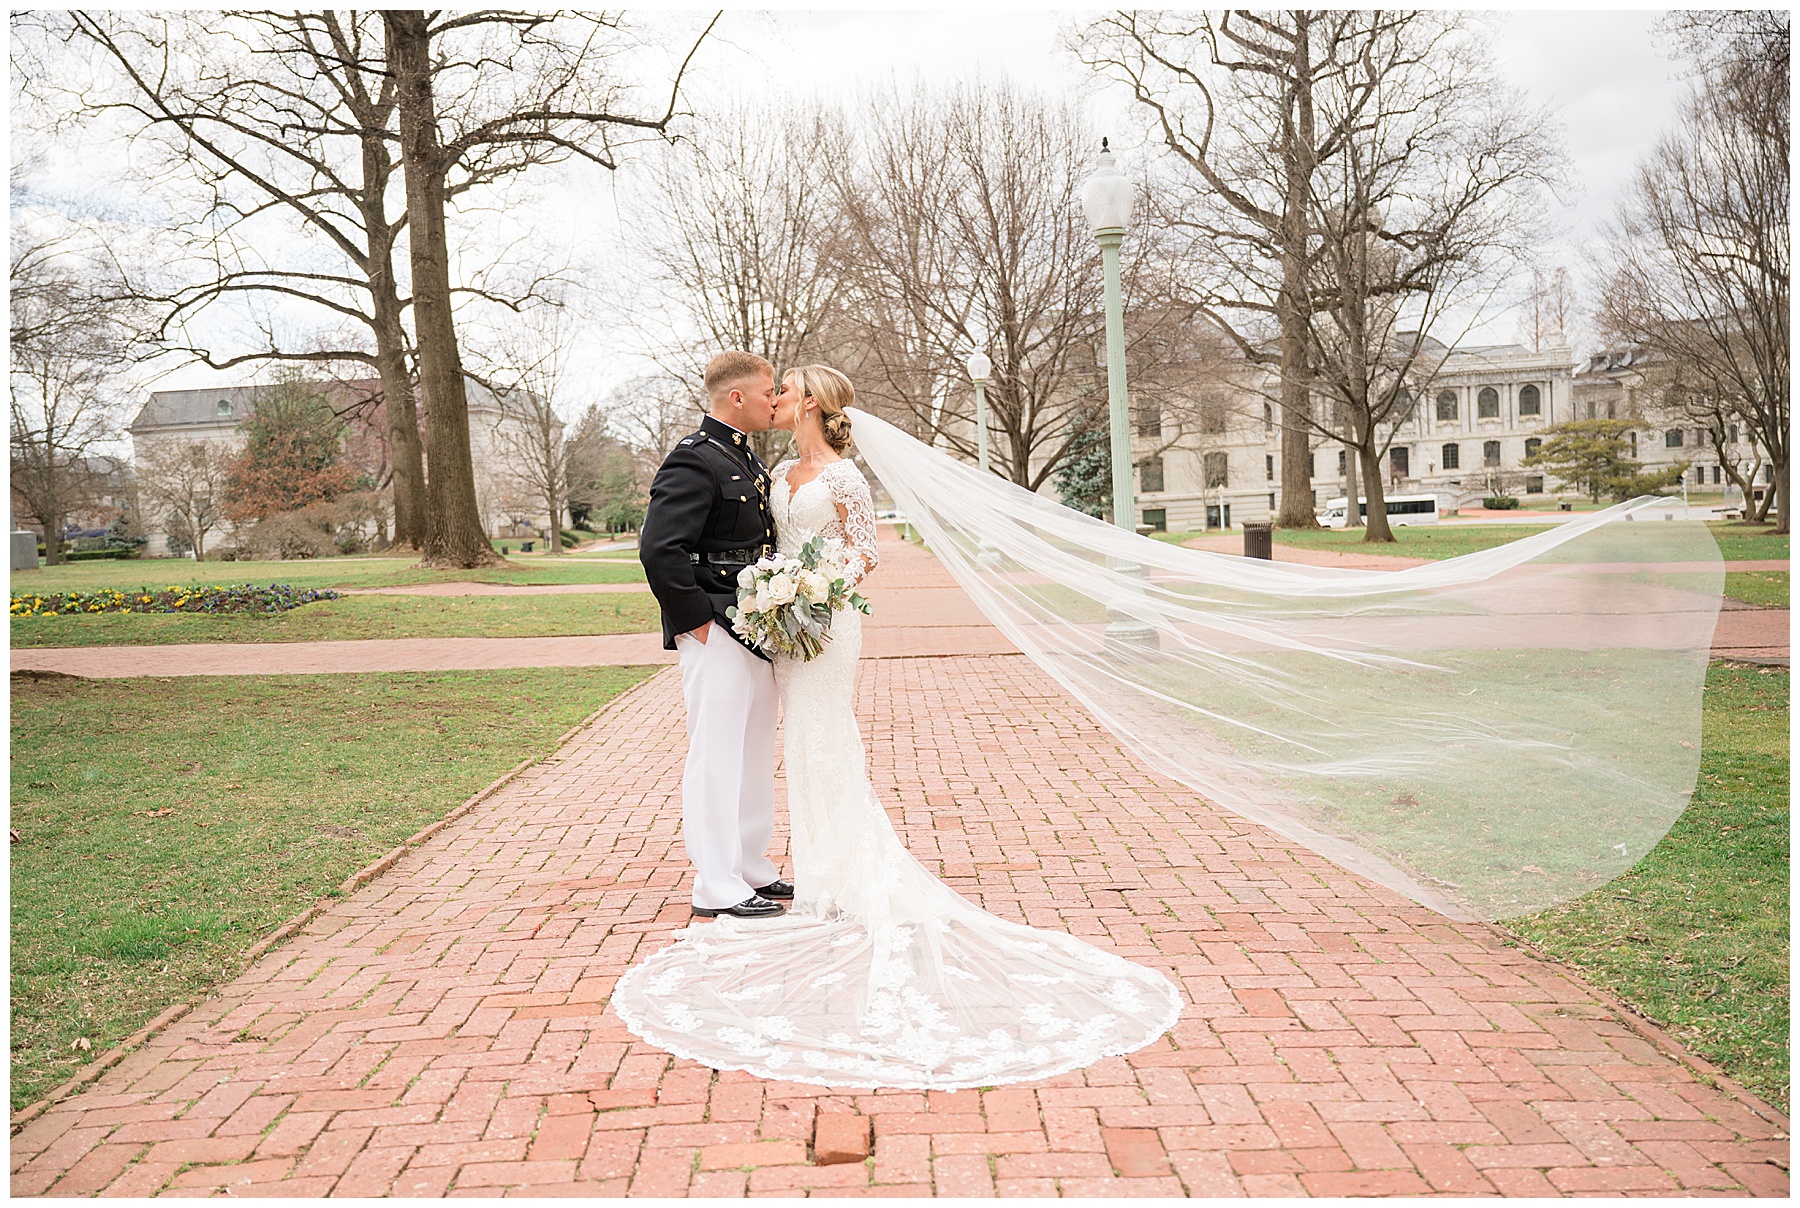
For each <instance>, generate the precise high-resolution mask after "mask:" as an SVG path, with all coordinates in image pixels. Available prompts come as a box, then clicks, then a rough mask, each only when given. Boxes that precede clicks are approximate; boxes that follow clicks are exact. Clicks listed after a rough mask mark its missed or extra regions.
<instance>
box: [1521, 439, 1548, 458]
mask: <svg viewBox="0 0 1800 1208" xmlns="http://www.w3.org/2000/svg"><path fill="white" fill-rule="evenodd" d="M1543 447H1544V442H1543V441H1541V440H1539V439H1538V438H1537V437H1535V436H1532V437H1527V438H1526V440H1525V456H1527V457H1535V456H1537V451H1538V450H1539V449H1541V448H1543Z"/></svg>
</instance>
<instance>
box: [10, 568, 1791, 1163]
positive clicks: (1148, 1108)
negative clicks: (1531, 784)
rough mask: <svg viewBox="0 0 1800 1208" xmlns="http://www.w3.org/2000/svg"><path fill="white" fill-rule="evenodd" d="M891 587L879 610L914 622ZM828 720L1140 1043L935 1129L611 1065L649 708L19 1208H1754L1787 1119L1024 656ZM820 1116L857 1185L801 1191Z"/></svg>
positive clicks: (911, 1110)
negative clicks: (1120, 961) (1323, 848)
mask: <svg viewBox="0 0 1800 1208" xmlns="http://www.w3.org/2000/svg"><path fill="white" fill-rule="evenodd" d="M914 554H916V551H911V552H909V551H906V550H900V549H896V550H895V553H894V554H893V555H892V556H890V558H889V561H888V564H887V565H886V566H885V567H884V570H883V572H882V573H883V574H885V575H887V576H889V578H890V579H891V582H892V587H891V590H892V591H893V592H895V593H899V592H902V591H905V590H909V589H910V590H941V589H943V588H944V587H945V586H946V583H945V582H944V580H943V577H942V572H941V571H938V570H937V568H936V567H935V564H933V563H932V562H931V560H930V559H929V558H926V557H924V556H923V555H918V556H917V557H914V556H913V555H914ZM879 586H880V585H877V584H871V590H877V589H878V588H879ZM883 598H886V597H885V596H884V597H883ZM933 619H936V618H933ZM949 619H951V620H954V619H955V618H954V617H953V616H952V617H950V618H949ZM922 628H931V627H930V626H924V627H922ZM940 628H943V627H940ZM858 696H859V699H858V705H859V712H860V714H861V716H862V719H863V726H864V733H865V735H866V736H867V739H868V746H869V753H870V761H871V770H872V773H873V777H874V779H875V782H876V783H877V785H879V786H880V789H881V793H882V796H883V798H884V801H885V803H886V804H887V806H888V808H889V812H890V814H891V816H892V817H893V818H894V821H895V824H896V826H897V827H898V828H899V830H900V832H901V836H902V838H903V839H904V841H905V842H906V843H907V845H908V847H909V848H911V850H912V851H913V852H915V853H916V854H917V855H918V856H919V857H920V858H921V859H922V860H924V861H925V862H926V863H927V865H928V866H930V867H931V868H933V870H934V871H937V872H938V873H939V874H940V875H942V876H944V877H945V878H946V880H948V881H949V883H950V884H951V885H952V886H953V887H954V888H956V889H957V890H959V891H960V892H962V893H964V894H966V895H968V896H969V897H971V898H973V899H975V900H977V901H979V902H980V903H981V904H982V905H983V906H984V907H985V908H987V909H989V910H991V911H993V912H995V913H997V914H1000V915H1002V916H1005V917H1007V918H1012V919H1017V920H1022V921H1025V922H1029V923H1031V924H1033V925H1035V926H1040V927H1059V928H1065V929H1067V930H1069V931H1070V932H1072V933H1075V934H1078V935H1081V936H1084V937H1086V938H1089V939H1091V940H1092V941H1093V942H1095V943H1098V944H1102V945H1105V946H1108V947H1110V948H1112V949H1114V950H1116V951H1118V952H1120V953H1121V954H1124V955H1126V956H1129V957H1131V958H1133V959H1136V960H1141V961H1146V962H1148V963H1150V964H1152V965H1154V966H1156V967H1158V968H1161V969H1163V970H1165V971H1166V972H1168V973H1169V974H1170V975H1171V976H1172V977H1174V978H1176V979H1177V980H1178V982H1179V983H1180V984H1181V986H1182V987H1183V988H1184V990H1185V993H1186V996H1187V999H1188V1003H1189V1006H1188V1009H1187V1011H1186V1013H1185V1015H1184V1016H1183V1018H1182V1020H1181V1022H1180V1023H1179V1024H1178V1025H1177V1027H1176V1028H1175V1029H1174V1031H1173V1032H1172V1033H1171V1034H1170V1035H1169V1036H1168V1037H1167V1038H1165V1039H1164V1040H1162V1041H1160V1042H1158V1043H1157V1044H1155V1045H1153V1046H1151V1047H1150V1048H1148V1049H1145V1050H1143V1051H1141V1052H1139V1053H1137V1054H1134V1055H1132V1056H1131V1057H1130V1058H1128V1059H1121V1058H1114V1059H1109V1060H1106V1061H1102V1062H1100V1063H1098V1064H1096V1065H1094V1066H1092V1067H1090V1068H1088V1069H1087V1070H1085V1071H1080V1072H1077V1073H1074V1074H1069V1075H1065V1076H1063V1077H1059V1078H1055V1079H1050V1080H1046V1081H1043V1082H1038V1083H1033V1084H1028V1085H1023V1086H1012V1087H1005V1088H1000V1089H996V1090H991V1091H985V1092H974V1091H970V1092H961V1093H957V1094H932V1095H922V1094H917V1093H913V1092H904V1091H894V1092H878V1093H853V1092H828V1091H826V1090H823V1089H821V1088H817V1087H807V1086H800V1085H797V1084H790V1083H782V1082H770V1081H762V1080H759V1079H756V1078H753V1077H751V1076H749V1075H743V1074H734V1073H723V1074H715V1073H713V1072H712V1071H710V1070H707V1069H705V1068H703V1067H701V1066H698V1065H696V1064H694V1063H691V1062H686V1061H678V1060H675V1059H673V1058H670V1057H669V1056H667V1055H665V1054H663V1053H661V1052H660V1051H658V1050H656V1049H654V1048H652V1047H650V1046H647V1045H644V1044H642V1043H639V1042H637V1041H636V1040H634V1039H633V1038H632V1037H631V1036H630V1035H629V1033H627V1032H626V1031H625V1030H624V1028H623V1027H622V1025H621V1024H620V1023H619V1021H618V1019H617V1017H616V1016H614V1015H613V1014H612V1013H611V1012H610V1011H609V1010H608V1009H607V1005H606V1001H607V996H608V994H609V992H610V990H611V987H612V985H613V983H614V981H615V980H616V978H617V977H618V976H619V974H620V973H621V972H622V971H623V970H624V969H625V968H627V967H628V966H629V965H631V964H632V963H633V962H635V961H637V960H639V959H641V958H642V957H643V956H645V955H646V954H647V953H649V952H651V951H654V950H655V949H656V948H658V947H660V946H661V945H663V944H664V943H666V942H668V940H669V937H670V935H671V934H672V933H673V932H674V931H675V930H677V929H678V928H680V927H681V926H683V925H685V924H686V922H687V902H688V897H689V886H688V871H687V866H686V863H685V861H684V860H683V859H682V858H681V852H680V846H679V836H678V833H677V826H676V824H677V820H678V817H679V802H678V797H679V782H680V763H681V757H682V752H683V748H684V742H683V739H682V736H681V725H680V694H679V684H678V682H677V679H676V677H675V676H674V675H673V674H672V673H670V672H665V673H663V674H661V675H659V676H657V677H655V678H653V679H652V680H650V681H649V682H648V683H647V684H645V685H644V686H643V687H642V688H640V689H639V690H637V691H636V692H634V693H631V694H629V695H628V696H626V697H625V698H623V699H622V700H621V701H620V702H618V703H616V704H615V706H614V707H613V708H612V709H611V710H609V711H608V712H607V713H606V714H604V715H602V716H601V717H599V718H598V719H596V720H595V721H594V722H593V723H592V724H590V725H589V726H587V727H585V728H584V729H583V730H582V731H580V732H579V733H578V734H577V735H576V736H575V737H574V738H573V739H572V740H571V741H570V742H569V743H568V744H567V745H566V746H565V747H564V748H563V749H562V750H560V751H559V752H557V753H556V754H555V755H554V756H552V757H550V758H548V759H546V760H545V761H543V762H541V763H540V764H538V765H536V766H533V767H532V768H530V769H528V770H527V771H525V772H524V773H523V774H522V775H520V776H519V777H517V778H516V779H514V780H512V781H511V782H509V783H508V784H506V785H505V786H504V787H502V788H501V789H500V790H499V791H498V792H496V793H494V794H493V795H492V796H490V797H488V798H487V799H486V800H484V801H482V802H481V803H480V804H479V805H477V806H476V807H474V809H472V810H471V811H470V812H469V813H468V814H466V815H464V816H463V817H461V818H460V819H458V820H457V821H456V822H454V823H452V824H451V825H449V826H448V827H446V828H445V829H443V830H442V831H440V832H438V833H437V834H436V835H435V836H433V837H431V838H430V839H428V840H426V841H424V842H423V843H422V844H420V845H419V846H418V847H416V848H415V849H414V850H413V851H412V852H410V853H409V854H407V855H406V856H404V857H402V858H401V859H400V860H399V861H398V862H397V863H396V864H395V865H394V866H393V867H392V868H391V869H390V870H389V871H388V872H386V873H384V874H382V875H381V876H379V877H377V878H376V879H375V880H374V881H372V882H371V883H369V884H368V885H366V886H365V887H364V888H362V889H361V890H359V891H357V892H355V893H353V894H351V895H349V896H348V897H346V898H344V899H342V900H339V901H336V902H334V903H331V904H330V906H329V909H328V910H326V911H325V912H324V913H323V914H321V915H320V916H318V917H317V918H316V919H314V920H313V921H312V922H311V923H309V924H308V925H307V926H306V927H305V928H304V929H303V930H302V931H301V932H300V933H299V934H298V935H297V936H296V937H295V938H294V939H292V940H290V941H289V942H288V943H286V944H285V945H284V946H282V947H280V948H278V949H277V950H275V951H274V952H271V953H269V954H267V955H265V956H263V957H262V958H261V959H259V960H258V961H257V962H255V963H254V964H253V965H252V966H251V967H250V968H249V969H248V971H246V972H245V973H244V974H243V975H242V976H241V977H239V978H237V979H236V980H235V981H233V982H231V983H230V984H229V985H227V986H225V987H224V988H223V989H222V991H221V992H220V994H219V995H218V996H217V997H216V998H214V999H212V1000H209V1001H207V1002H205V1003H203V1004H201V1005H200V1006H199V1007H197V1008H196V1009H195V1010H194V1011H193V1012H192V1013H190V1014H189V1015H187V1016H185V1017H184V1018H182V1019H180V1020H178V1021H177V1022H176V1023H174V1024H173V1025H171V1026H170V1027H168V1028H167V1029H166V1030H165V1031H163V1032H162V1033H160V1034H159V1035H157V1036H155V1037H154V1038H153V1039H152V1040H151V1041H150V1042H149V1043H148V1044H147V1045H146V1046H144V1047H143V1048H142V1049H140V1050H139V1051H137V1052H135V1053H133V1054H131V1055H129V1056H127V1057H126V1058H125V1059H124V1060H123V1061H122V1062H120V1063H119V1064H118V1065H117V1066H115V1067H114V1068H112V1069H111V1070H110V1071H108V1072H107V1073H106V1074H104V1075H103V1076H102V1077H101V1078H100V1079H99V1080H98V1082H97V1083H96V1084H95V1085H93V1086H92V1087H91V1088H90V1089H88V1090H86V1091H85V1092H83V1093H82V1094H80V1095H78V1096H76V1097H74V1098H71V1099H68V1100H66V1101H64V1102H61V1103H59V1104H56V1105H55V1106H54V1108H53V1109H52V1110H50V1111H49V1112H47V1113H45V1114H44V1115H42V1116H40V1117H39V1118H37V1119H35V1120H33V1121H32V1122H31V1123H29V1124H27V1125H26V1126H25V1127H24V1128H23V1129H22V1130H21V1131H20V1132H19V1133H17V1134H16V1135H15V1137H14V1139H13V1166H14V1171H15V1173H14V1176H13V1191H14V1193H15V1194H22V1195H38V1194H44V1193H49V1194H84V1193H92V1192H96V1191H99V1192H104V1193H106V1194H111V1195H149V1194H156V1193H159V1192H164V1193H175V1194H205V1193H207V1192H209V1191H228V1192H230V1193H233V1194H239V1195H242V1194H260V1195H294V1196H321V1195H327V1194H331V1195H340V1196H349V1195H369V1196H375V1195H444V1194H451V1195H494V1194H499V1193H502V1192H509V1193H516V1194H562V1195H587V1196H617V1195H625V1194H631V1195H647V1196H648V1195H718V1196H737V1195H744V1194H773V1195H791V1194H796V1193H801V1192H809V1191H810V1192H815V1193H820V1194H846V1193H848V1194H871V1193H875V1194H889V1195H928V1194H939V1195H994V1194H1000V1195H1057V1194H1062V1195H1087V1196H1111V1195H1141V1194H1148V1195H1168V1196H1179V1195H1187V1196H1214V1195H1218V1196H1228V1195H1244V1194H1247V1195H1260V1196H1269V1195H1307V1194H1311V1195H1381V1194H1388V1195H1422V1194H1429V1193H1433V1192H1440V1193H1450V1194H1494V1193H1500V1194H1506V1195H1556V1194H1581V1193H1595V1192H1598V1193H1620V1192H1635V1193H1647V1194H1669V1195H1675V1194H1721V1193H1723V1194H1733V1195H1744V1194H1757V1195H1772V1196H1773V1195H1785V1194H1786V1193H1787V1176H1786V1172H1785V1167H1786V1162H1787V1154H1788V1146H1787V1140H1786V1132H1787V1127H1788V1125H1787V1121H1786V1120H1785V1118H1783V1117H1781V1116H1779V1115H1778V1114H1776V1113H1774V1112H1772V1111H1770V1110H1769V1109H1768V1108H1766V1107H1763V1106H1762V1105H1760V1104H1757V1103H1756V1102H1755V1101H1754V1100H1751V1099H1749V1098H1748V1097H1747V1096H1740V1095H1736V1094H1733V1093H1730V1092H1729V1091H1728V1090H1723V1089H1719V1088H1717V1087H1715V1086H1712V1085H1709V1084H1707V1083H1706V1082H1704V1081H1702V1080H1700V1079H1699V1078H1697V1077H1696V1076H1695V1074H1694V1073H1693V1071H1692V1069H1691V1068H1690V1067H1689V1066H1688V1065H1686V1064H1684V1063H1683V1062H1682V1061H1681V1060H1679V1059H1678V1053H1679V1051H1678V1050H1677V1049H1676V1048H1675V1047H1674V1046H1672V1045H1670V1044H1669V1043H1668V1042H1666V1041H1658V1040H1652V1039H1647V1038H1646V1034H1645V1033H1643V1032H1640V1031H1638V1030H1636V1029H1634V1028H1633V1027H1632V1026H1630V1025H1629V1024H1628V1022H1626V1020H1625V1018H1624V1017H1623V1016H1622V1015H1621V1014H1620V1013H1619V1011H1618V1010H1616V1009H1615V1008H1614V1007H1612V1006H1611V1005H1609V1004H1608V1003H1607V1002H1606V1001H1604V1000H1602V999H1601V998H1600V997H1599V996H1598V995H1596V994H1595V993H1594V992H1593V991H1592V990H1590V989H1589V988H1587V987H1586V986H1585V985H1584V984H1583V983H1582V982H1581V981H1579V980H1578V979H1576V978H1574V977H1573V976H1572V975H1571V974H1570V973H1569V972H1568V971H1567V970H1565V969H1563V968H1561V967H1559V966H1555V965H1551V964H1548V963H1545V962H1543V961H1540V960H1538V959H1536V958H1534V957H1533V956H1531V955H1530V954H1528V953H1526V952H1524V951H1521V950H1520V949H1518V948H1515V947H1511V946H1509V945H1508V944H1507V943H1506V942H1505V941H1504V939H1503V938H1502V937H1501V935H1500V934H1499V933H1498V932H1496V931H1495V930H1494V929H1492V928H1489V927H1485V926H1481V925H1464V924H1453V923H1449V922H1446V921H1445V920H1443V919H1442V918H1440V917H1438V916H1436V915H1433V914H1430V913H1429V912H1427V911H1425V910H1423V909H1422V908H1420V907H1417V906H1414V905H1413V904H1411V903H1409V902H1406V901H1404V900H1402V899H1399V898H1397V897H1395V896H1394V895H1392V894H1390V893H1388V892H1387V891H1385V890H1381V889H1379V888H1376V887H1372V886H1370V885H1367V884H1365V883H1363V882H1362V881H1360V880H1358V879H1357V878H1355V877H1353V876H1351V875H1349V874H1347V873H1344V872H1342V871H1341V870H1339V869H1337V868H1335V867H1334V866H1332V865H1330V864H1328V863H1326V862H1325V861H1323V860H1321V859H1319V858H1318V857H1315V856H1313V855H1311V854H1310V853H1308V852H1305V851H1303V850H1300V849H1297V848H1295V847H1293V846H1292V845H1291V844H1289V843H1288V842H1287V841H1286V840H1283V839H1281V838H1279V837H1277V836H1274V835H1272V834H1270V833H1269V832H1267V831H1264V830H1262V829H1261V828H1259V827H1256V826H1254V825H1252V824H1250V823H1246V822H1243V821H1241V820H1239V819H1236V818H1234V817H1232V816H1230V815H1226V814H1223V813H1221V812H1219V811H1217V810H1215V809H1213V808H1211V807H1210V806H1208V805H1207V804H1206V803H1205V802H1204V801H1203V800H1201V799H1200V798H1199V797H1197V796H1196V795H1194V794H1193V793H1191V792H1189V791H1187V790H1186V789H1184V788H1182V787H1180V786H1179V785H1176V784H1174V783H1172V782H1170V781H1168V780H1165V779H1163V778H1162V777H1160V776H1157V775H1155V774H1154V773H1152V772H1150V771H1148V770H1146V769H1145V768H1144V767H1142V766H1141V765H1140V764H1139V763H1138V762H1137V761H1136V760H1135V759H1133V758H1132V757H1131V756H1129V755H1128V754H1126V753H1125V752H1124V751H1123V750H1122V749H1121V748H1120V747H1119V745H1118V744H1117V743H1116V742H1115V741H1114V740H1113V739H1112V738H1111V737H1110V736H1109V735H1108V734H1107V733H1106V732H1104V731H1103V730H1101V729H1100V728H1099V727H1098V726H1097V725H1096V723H1095V722H1094V721H1093V720H1092V718H1091V717H1089V716H1088V715H1087V713H1086V712H1085V711H1084V710H1082V709H1081V708H1080V707H1079V706H1078V705H1076V704H1075V703H1074V702H1073V701H1071V700H1070V699H1069V698H1068V697H1067V696H1065V695H1064V694H1063V693H1062V692H1061V690H1060V689H1059V688H1058V687H1057V686H1056V685H1055V684H1054V683H1052V682H1051V681H1050V680H1048V679H1047V678H1046V677H1045V676H1044V675H1042V674H1041V673H1040V672H1039V671H1038V670H1037V669H1036V668H1035V667H1034V666H1033V665H1032V664H1031V663H1030V662H1029V661H1027V660H1026V659H1024V658H1023V657H1020V656H1017V655H993V656H986V657H982V656H970V655H967V654H965V655H963V656H961V657H956V658H890V659H877V660H871V661H870V662H868V663H867V664H866V665H865V667H864V669H863V674H862V677H861V681H860V684H859V694H858ZM786 842H787V836H786V833H785V829H780V830H778V831H777V834H776V846H777V847H778V848H782V849H785V844H786ZM846 1115H847V1116H853V1117H857V1116H859V1117H862V1118H863V1120H864V1121H872V1126H873V1128H872V1131H873V1136H874V1148H873V1155H872V1161H870V1162H866V1163H857V1162H851V1163H845V1164H836V1165H819V1164H816V1163H815V1162H814V1161H813V1160H812V1159H813V1157H814V1156H815V1153H816V1151H815V1149H814V1147H813V1145H812V1141H813V1139H814V1136H815V1129H816V1127H817V1121H818V1120H819V1119H820V1118H821V1117H826V1116H846ZM831 1123H833V1124H836V1125H842V1124H844V1123H845V1122H844V1121H841V1120H836V1121H831ZM850 1124H851V1125H852V1126H853V1127H851V1128H850V1130H849V1131H851V1132H855V1131H856V1128H858V1127H861V1126H862V1125H860V1124H859V1123H858V1122H856V1121H854V1120H853V1121H850Z"/></svg>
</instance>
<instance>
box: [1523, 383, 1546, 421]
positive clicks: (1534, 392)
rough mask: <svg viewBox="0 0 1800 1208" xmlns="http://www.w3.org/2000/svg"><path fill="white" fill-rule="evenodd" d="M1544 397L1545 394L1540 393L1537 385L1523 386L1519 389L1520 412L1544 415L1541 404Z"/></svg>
mask: <svg viewBox="0 0 1800 1208" xmlns="http://www.w3.org/2000/svg"><path fill="white" fill-rule="evenodd" d="M1542 398H1543V396H1542V395H1540V394H1539V393H1538V388H1537V387H1536V386H1524V387H1521V388H1520V390H1519V414H1520V415H1542V414H1543V413H1544V412H1543V408H1542V406H1541V405H1540V404H1541V400H1542Z"/></svg>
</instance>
